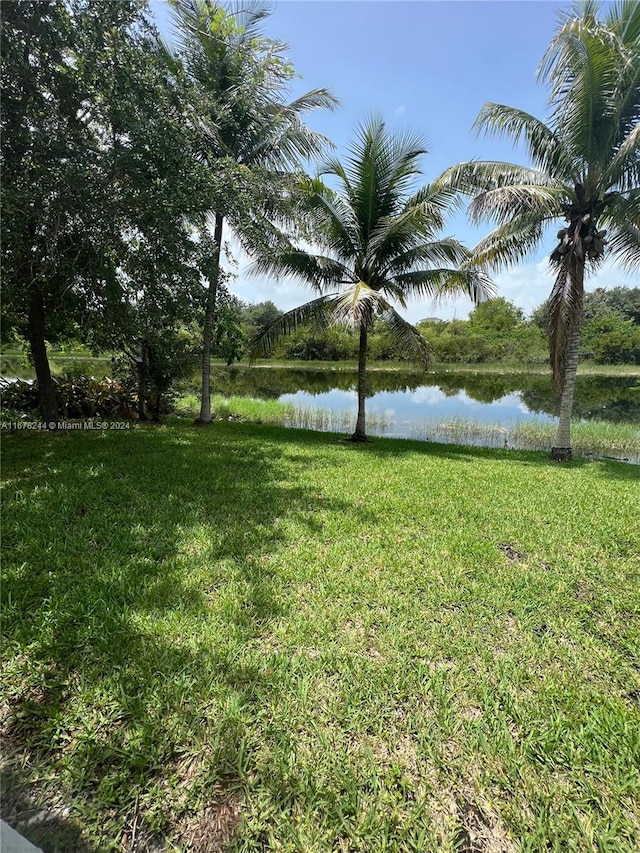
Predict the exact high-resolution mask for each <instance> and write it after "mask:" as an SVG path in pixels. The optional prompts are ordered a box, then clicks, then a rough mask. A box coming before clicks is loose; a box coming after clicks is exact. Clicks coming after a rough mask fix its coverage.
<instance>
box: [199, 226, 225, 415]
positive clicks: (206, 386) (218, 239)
mask: <svg viewBox="0 0 640 853" xmlns="http://www.w3.org/2000/svg"><path fill="white" fill-rule="evenodd" d="M223 224H224V216H223V215H222V214H221V213H216V220H215V228H214V232H213V239H214V241H215V245H214V249H213V252H214V255H213V258H212V267H211V275H210V276H209V290H208V292H207V305H206V308H205V314H204V328H203V334H202V397H201V399H200V414H199V415H198V417H197V418H196V420H195V421H194V425H195V426H205V425H206V424H210V423H211V343H212V340H213V326H214V323H215V317H216V301H217V297H218V281H219V279H220V253H221V251H222V226H223Z"/></svg>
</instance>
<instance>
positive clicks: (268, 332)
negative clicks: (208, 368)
mask: <svg viewBox="0 0 640 853" xmlns="http://www.w3.org/2000/svg"><path fill="white" fill-rule="evenodd" d="M333 300H335V294H330V295H325V296H320V297H319V298H318V299H313V300H312V301H311V302H307V303H305V304H304V305H300V306H299V307H298V308H294V309H293V310H291V311H287V312H286V313H285V314H283V315H282V316H281V317H279V318H278V319H277V320H276V321H275V322H273V323H271V324H270V325H269V326H267V327H266V328H264V329H262V331H261V332H260V333H259V334H257V335H256V336H255V337H254V338H253V339H252V340H251V341H249V361H255V359H256V358H259V357H260V356H261V355H266V354H268V353H269V352H271V350H272V349H273V348H274V347H275V346H276V344H277V343H279V341H281V340H283V338H285V337H287V335H290V334H291V333H292V332H294V331H296V329H299V328H300V327H301V326H309V325H315V326H317V327H318V328H325V327H326V326H327V323H328V320H329V317H330V316H331V314H332V310H333V309H332V306H333Z"/></svg>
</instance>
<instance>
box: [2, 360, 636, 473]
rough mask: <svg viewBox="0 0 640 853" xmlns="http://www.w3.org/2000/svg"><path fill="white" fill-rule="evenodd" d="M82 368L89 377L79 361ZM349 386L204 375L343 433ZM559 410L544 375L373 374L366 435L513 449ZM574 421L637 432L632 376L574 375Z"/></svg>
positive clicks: (328, 375) (243, 371)
mask: <svg viewBox="0 0 640 853" xmlns="http://www.w3.org/2000/svg"><path fill="white" fill-rule="evenodd" d="M65 366H66V365H65ZM84 366H85V368H87V369H88V370H91V371H92V372H93V368H92V365H91V364H89V363H88V362H87V361H86V360H85V361H84ZM12 367H13V368H14V369H13V370H12V369H11V368H12ZM109 367H110V364H108V363H107V362H104V361H103V362H99V363H98V362H96V365H95V373H96V374H97V375H104V373H105V372H108V370H109ZM87 369H86V370H85V372H87ZM2 372H3V373H7V374H8V375H11V376H23V377H25V371H24V370H23V371H18V370H16V369H15V365H13V364H10V363H9V362H7V361H6V360H3V362H2ZM27 372H28V371H27ZM31 375H32V374H31ZM198 385H199V376H198V375H197V374H195V375H194V376H193V378H192V380H190V381H185V382H183V383H182V390H183V391H184V392H185V393H188V392H192V391H193V390H194V389H196V388H197V386H198ZM356 387H357V373H356V371H355V370H343V369H335V370H333V369H322V370H318V369H316V370H313V369H309V368H308V366H306V365H303V366H301V367H300V368H282V367H271V366H253V367H247V366H245V365H241V366H238V365H236V366H233V367H229V368H223V367H215V368H213V370H212V376H211V390H212V392H213V393H214V394H216V393H217V394H222V395H223V396H225V397H231V396H243V397H253V398H256V399H263V400H279V401H282V402H285V403H290V404H293V406H294V407H295V409H296V411H297V413H298V414H297V416H296V419H294V420H293V421H292V422H291V425H292V426H305V427H311V428H316V429H328V430H331V431H344V432H349V431H350V430H352V429H353V427H354V425H355V414H356V408H357V393H356ZM558 409H559V400H558V398H557V396H556V395H555V394H554V391H553V389H552V385H551V378H550V376H549V375H548V374H547V375H545V374H529V375H527V374H504V375H501V374H497V373H482V372H471V371H465V372H463V373H460V372H458V373H456V372H455V371H451V370H446V371H441V372H435V371H429V372H428V373H426V372H425V373H416V372H414V371H378V370H372V371H370V372H369V374H368V379H367V431H368V432H369V433H370V434H371V435H376V434H377V435H386V436H391V437H398V438H428V439H431V440H434V441H457V442H460V443H465V444H478V445H485V446H486V445H488V446H515V444H514V445H510V444H509V442H511V441H512V440H513V435H514V431H515V430H517V428H518V424H521V423H522V422H523V421H527V422H528V423H531V422H532V421H533V422H536V423H539V424H541V425H547V427H551V428H552V427H553V424H554V423H555V422H556V420H557V416H558ZM318 410H323V412H322V413H321V414H318ZM314 412H315V413H316V414H315V415H314V414H313V413H314ZM574 420H575V421H579V420H583V421H590V420H597V421H604V422H605V423H612V424H632V425H634V426H640V381H639V380H638V378H637V377H632V376H584V375H583V376H580V374H578V380H577V384H576V395H575V403H574ZM634 461H635V460H634Z"/></svg>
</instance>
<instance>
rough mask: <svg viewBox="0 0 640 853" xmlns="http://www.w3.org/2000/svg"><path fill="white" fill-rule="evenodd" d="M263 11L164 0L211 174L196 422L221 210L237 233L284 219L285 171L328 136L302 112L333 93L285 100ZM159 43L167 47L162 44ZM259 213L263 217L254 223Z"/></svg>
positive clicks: (283, 76)
mask: <svg viewBox="0 0 640 853" xmlns="http://www.w3.org/2000/svg"><path fill="white" fill-rule="evenodd" d="M268 14H269V9H268V7H267V6H266V5H264V4H263V3H260V2H247V3H236V4H230V5H225V6H222V5H220V4H218V3H216V2H211V0H173V23H174V28H175V31H176V41H177V51H176V56H177V57H178V58H179V59H180V60H181V63H182V68H183V70H184V71H185V72H186V76H187V78H188V80H189V81H190V83H191V85H192V91H193V92H194V103H193V106H194V108H195V109H194V112H195V116H194V119H193V122H192V123H193V125H194V126H195V127H196V129H197V131H198V134H199V137H200V140H201V151H200V155H201V157H202V159H203V160H204V161H205V162H207V163H208V164H209V165H210V166H211V168H212V170H214V172H215V173H216V175H217V176H219V178H220V181H219V183H220V191H219V193H217V197H216V198H215V199H214V200H213V204H212V207H214V211H213V213H212V215H211V216H210V227H211V230H212V231H213V241H214V250H213V253H212V256H211V260H210V264H209V266H208V269H207V277H208V280H209V288H208V292H207V302H206V307H205V322H204V335H203V353H202V400H201V408H200V414H199V417H198V419H197V421H196V423H199V424H206V423H209V422H210V421H211V408H210V406H211V404H210V375H211V367H210V355H211V342H212V337H213V327H214V321H215V306H216V295H217V290H218V283H219V278H220V255H221V249H222V238H223V228H224V223H225V220H228V221H230V222H231V224H232V225H233V226H234V232H235V233H236V235H237V236H238V237H239V238H240V239H241V241H242V240H243V238H247V239H250V232H253V235H255V234H256V232H258V231H259V230H260V228H268V227H269V225H270V222H271V221H272V220H273V218H274V217H277V215H278V214H280V215H281V216H283V215H284V216H285V219H286V214H284V213H283V211H284V210H285V209H286V203H285V201H286V192H284V190H283V186H284V185H285V182H286V177H285V176H286V173H288V172H290V170H291V169H292V168H297V167H298V165H299V163H300V160H301V159H309V158H312V157H314V156H317V155H318V154H319V153H320V152H321V151H322V150H323V149H324V148H325V146H326V145H327V144H328V140H327V139H326V138H325V137H323V136H322V135H320V134H317V133H313V132H311V131H310V130H309V129H308V128H307V127H306V126H305V125H304V124H303V122H302V120H301V116H302V115H303V114H304V113H305V112H307V111H308V110H312V109H318V108H331V109H332V108H333V107H335V105H336V103H337V101H336V99H335V98H334V96H333V95H332V94H331V93H330V92H329V90H327V89H314V90H312V91H310V92H307V93H306V94H305V95H302V96H301V97H299V98H297V99H295V100H294V101H292V102H290V103H287V102H286V95H287V91H288V83H289V81H290V80H291V77H292V76H293V69H292V68H291V66H290V65H289V63H288V62H287V61H286V60H285V59H284V58H283V51H285V50H286V48H287V45H285V44H283V43H281V42H276V41H273V40H271V39H267V38H265V37H263V36H262V35H261V25H262V22H263V20H264V19H265V18H266V17H267V16H268ZM165 50H166V51H167V53H171V50H170V48H168V47H167V46H166V45H165ZM280 179H283V180H280ZM265 216H266V217H267V220H268V221H262V222H260V227H259V228H256V220H258V221H259V220H261V219H262V218H264V217H265Z"/></svg>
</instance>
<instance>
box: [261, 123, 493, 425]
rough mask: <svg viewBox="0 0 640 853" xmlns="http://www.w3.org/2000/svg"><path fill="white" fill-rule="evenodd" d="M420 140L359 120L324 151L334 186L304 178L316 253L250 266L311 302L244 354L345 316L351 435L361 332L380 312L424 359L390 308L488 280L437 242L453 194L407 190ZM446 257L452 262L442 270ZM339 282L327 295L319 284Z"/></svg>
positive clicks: (485, 286) (451, 244)
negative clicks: (297, 287) (297, 284)
mask: <svg viewBox="0 0 640 853" xmlns="http://www.w3.org/2000/svg"><path fill="white" fill-rule="evenodd" d="M425 153H426V148H425V145H424V142H423V140H422V139H421V138H420V137H419V136H416V135H412V134H396V135H394V134H392V133H390V132H388V131H387V129H386V127H385V124H384V122H383V121H382V120H381V119H379V118H371V119H369V120H368V121H366V122H365V123H364V124H362V125H361V126H360V127H359V129H358V132H357V136H356V139H355V141H354V142H353V143H352V144H351V146H350V148H349V151H348V155H347V158H346V159H345V160H344V162H340V161H338V160H337V159H335V158H331V159H329V160H328V162H327V163H326V164H325V166H324V168H323V169H322V170H321V173H320V174H322V175H331V176H334V177H335V178H337V179H338V182H339V185H340V189H339V191H334V190H333V189H331V188H330V187H328V186H327V185H326V184H325V183H323V181H322V180H321V179H320V178H316V179H315V180H310V181H309V182H308V187H307V189H308V198H309V213H310V217H311V224H312V230H313V232H314V234H315V235H316V237H317V241H318V244H319V246H320V248H321V250H322V251H323V254H313V253H312V252H309V251H306V250H305V249H302V248H297V247H295V246H293V245H291V244H290V245H289V246H288V247H287V248H286V249H285V250H283V251H279V252H274V253H271V254H270V255H267V256H264V257H262V258H260V259H259V260H258V261H256V263H255V264H254V272H259V273H267V274H275V275H290V276H293V277H295V278H298V279H299V280H302V281H304V282H306V283H307V284H309V285H311V286H312V287H313V288H314V289H315V290H316V291H317V292H318V293H319V294H320V296H318V298H317V299H314V300H312V301H311V302H308V303H307V304H306V305H302V306H301V307H299V308H295V309H294V310H293V311H289V312H287V313H285V314H284V315H283V316H282V317H281V318H280V319H279V320H277V321H276V322H275V323H273V324H271V325H270V326H269V327H267V329H265V330H264V331H263V332H262V333H261V334H260V335H259V336H258V338H256V341H255V344H254V348H253V354H254V356H255V355H257V354H258V353H260V352H265V351H267V350H269V349H270V348H271V347H272V346H273V345H274V344H275V342H276V341H277V340H279V339H280V338H281V337H282V336H283V335H286V334H287V333H289V332H290V331H292V330H294V329H295V328H296V327H298V326H299V325H301V324H305V323H310V322H315V323H321V324H325V323H347V324H349V325H351V326H352V327H353V328H355V329H357V330H358V331H359V335H360V342H359V354H358V416H357V421H356V427H355V431H354V433H353V435H352V436H351V440H352V441H365V440H366V424H365V389H366V367H367V338H368V334H369V331H370V329H371V326H372V323H373V321H374V318H376V317H377V318H380V319H381V320H382V321H384V323H385V324H386V326H387V328H388V329H389V331H390V332H391V334H392V336H393V338H394V339H395V342H396V344H397V345H398V346H400V347H402V348H403V349H404V351H405V352H406V353H407V354H408V355H410V356H412V357H414V358H416V359H419V360H422V361H423V362H425V361H426V360H427V358H428V350H427V343H426V341H425V340H424V338H423V337H422V336H421V335H420V333H419V332H418V330H417V329H415V328H414V327H413V326H412V325H411V324H410V323H408V322H407V321H406V320H404V319H403V318H402V317H401V316H400V314H398V312H397V311H396V310H395V309H394V308H393V306H392V305H391V302H390V300H395V301H396V302H397V303H398V304H399V305H400V306H401V307H403V308H405V307H406V300H407V299H408V298H411V297H415V298H433V297H441V296H446V295H459V294H466V295H468V296H470V297H471V298H472V299H473V300H474V301H475V302H478V301H481V300H483V299H486V298H488V297H489V296H490V295H491V294H492V285H491V283H490V281H489V280H488V279H487V278H486V276H485V275H484V274H483V273H482V272H481V271H479V270H477V269H476V268H475V267H468V268H466V269H465V268H461V267H463V265H464V264H466V263H467V261H468V259H469V252H468V251H467V250H466V249H465V248H464V247H463V246H462V245H461V244H460V243H458V242H457V241H456V240H454V239H452V238H449V237H446V238H444V239H440V240H438V239H436V237H437V233H438V232H439V231H440V230H441V229H442V227H443V226H444V214H445V212H446V211H447V210H448V208H449V207H450V206H451V204H452V203H453V202H454V200H455V194H454V193H453V192H452V191H451V190H448V189H443V188H440V187H437V186H436V185H429V184H427V185H426V186H423V187H422V188H421V189H419V190H418V191H417V192H413V193H411V192H410V191H411V189H412V185H413V183H414V180H415V177H416V176H417V175H419V174H420V169H419V159H420V157H421V156H422V155H423V154H425ZM447 264H453V265H455V266H456V267H457V269H451V268H449V267H448V266H443V265H447ZM336 286H337V287H338V288H339V289H338V290H337V291H335V292H331V293H327V292H326V291H327V289H329V288H335V287H336Z"/></svg>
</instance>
